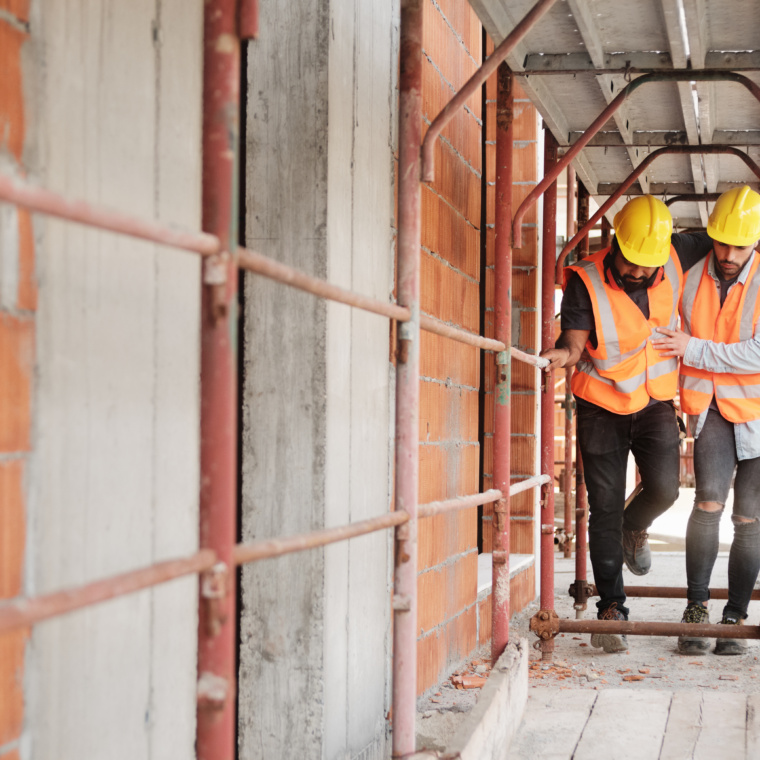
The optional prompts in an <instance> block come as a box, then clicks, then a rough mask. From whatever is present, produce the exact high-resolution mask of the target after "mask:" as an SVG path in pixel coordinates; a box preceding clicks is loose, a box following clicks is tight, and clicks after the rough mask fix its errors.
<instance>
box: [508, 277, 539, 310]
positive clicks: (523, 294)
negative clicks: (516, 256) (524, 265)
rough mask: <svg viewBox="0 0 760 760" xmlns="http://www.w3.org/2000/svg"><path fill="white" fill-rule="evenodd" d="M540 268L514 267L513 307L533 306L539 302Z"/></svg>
mask: <svg viewBox="0 0 760 760" xmlns="http://www.w3.org/2000/svg"><path fill="white" fill-rule="evenodd" d="M538 288H539V284H538V270H537V269H534V268H531V269H514V270H513V271H512V308H513V309H516V308H520V307H521V308H531V307H535V306H536V304H537V303H538Z"/></svg>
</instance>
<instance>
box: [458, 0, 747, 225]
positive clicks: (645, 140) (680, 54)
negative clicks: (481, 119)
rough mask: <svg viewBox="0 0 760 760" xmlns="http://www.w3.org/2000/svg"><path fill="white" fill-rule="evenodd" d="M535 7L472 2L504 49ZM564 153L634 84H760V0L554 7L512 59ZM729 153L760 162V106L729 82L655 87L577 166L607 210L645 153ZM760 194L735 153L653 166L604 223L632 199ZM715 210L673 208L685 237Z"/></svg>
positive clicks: (569, 0)
mask: <svg viewBox="0 0 760 760" xmlns="http://www.w3.org/2000/svg"><path fill="white" fill-rule="evenodd" d="M534 4H535V0H470V5H471V6H472V7H473V9H474V10H475V12H476V13H477V14H478V16H479V18H480V20H481V22H482V24H483V26H484V27H485V29H486V31H487V32H488V34H489V35H490V36H491V38H492V39H493V40H494V42H495V43H496V44H498V43H499V42H501V41H502V40H503V39H504V38H505V37H506V36H507V35H508V34H509V32H510V31H511V30H512V29H513V28H514V27H515V25H516V24H517V23H518V22H519V21H520V20H521V19H522V18H523V16H524V15H525V14H526V13H527V12H528V11H529V10H530V9H531V8H532V7H533V5H534ZM507 63H508V65H509V66H510V68H511V69H512V71H514V72H515V74H516V75H517V76H518V81H519V83H520V85H521V86H522V87H523V89H524V90H525V91H526V93H527V94H528V96H529V97H530V98H531V100H532V101H533V102H534V103H535V105H536V107H537V108H538V110H539V112H540V113H541V115H542V117H543V119H544V122H545V123H546V125H547V127H548V128H549V129H550V130H551V131H552V133H553V134H554V137H555V138H556V139H557V141H558V142H559V144H560V146H569V145H572V144H573V143H574V142H575V141H576V140H577V139H578V138H579V136H580V135H581V133H582V132H583V131H584V130H585V129H586V128H587V127H588V126H589V125H590V124H591V123H592V122H593V121H594V120H595V119H596V117H597V116H598V115H599V114H600V113H601V112H602V111H603V110H604V108H605V107H606V106H607V104H608V103H610V101H612V100H613V99H614V98H615V97H616V96H617V95H618V94H619V92H620V91H621V89H623V88H624V87H625V86H626V85H627V83H628V82H629V81H630V80H631V79H635V78H636V77H638V76H641V75H642V74H643V73H647V72H652V71H663V70H672V69H718V70H724V71H734V72H737V73H739V74H742V75H744V76H747V77H748V78H749V79H751V80H752V81H753V82H754V83H756V84H760V8H759V7H758V2H757V0H627V1H623V0H556V3H555V4H554V5H553V6H552V8H551V9H550V10H549V11H548V12H547V13H546V14H545V15H544V16H543V17H542V18H541V19H540V20H539V21H538V23H537V24H536V26H534V27H533V29H532V30H531V31H530V32H528V34H527V35H526V36H525V37H524V38H523V39H522V40H521V42H520V43H519V44H518V45H517V46H516V48H515V49H514V50H513V51H512V53H511V54H510V55H509V56H508V58H507ZM708 144H712V145H715V144H720V145H731V146H734V147H736V148H739V149H740V150H743V151H744V152H746V153H748V154H749V156H750V158H752V159H753V160H754V161H755V163H758V164H760V103H758V101H757V100H756V99H755V97H754V96H753V95H752V93H751V92H750V91H749V90H748V89H746V88H745V87H743V86H742V85H740V84H737V83H735V82H725V81H710V82H690V81H688V80H686V81H682V82H651V83H647V84H646V85H642V86H641V87H638V88H636V89H635V90H634V91H633V92H631V94H630V95H629V96H628V98H627V99H626V100H625V102H624V103H623V105H622V107H621V108H620V109H619V110H618V111H617V112H616V113H615V115H614V116H613V117H612V118H611V119H610V120H609V122H608V123H607V124H605V125H604V127H602V131H601V132H600V133H599V134H598V135H597V136H596V137H595V138H594V139H592V141H591V142H590V143H589V145H587V146H586V147H585V148H584V149H583V150H582V151H581V153H580V154H579V155H578V156H577V157H576V158H575V159H574V161H573V166H574V167H575V170H576V172H577V173H578V177H579V178H580V179H581V180H582V181H583V183H584V184H585V186H586V188H587V189H588V190H589V191H590V192H591V194H592V195H593V196H594V197H595V198H596V200H597V202H598V203H599V204H601V203H602V202H604V200H606V198H607V197H609V195H610V194H611V193H612V192H614V190H615V189H616V188H617V186H618V185H619V184H620V183H621V182H622V181H623V180H624V179H625V178H626V177H627V176H628V174H629V173H630V172H631V171H632V170H633V169H634V167H636V166H638V165H639V164H640V163H641V162H642V161H643V160H644V159H646V157H647V156H648V155H649V153H650V152H651V151H653V150H655V149H657V148H659V147H663V146H668V145H708ZM745 182H746V183H748V184H750V185H751V186H752V187H754V188H756V189H758V187H760V185H759V184H758V180H757V178H756V177H755V175H754V174H753V173H752V172H751V171H750V169H749V168H748V167H747V166H746V165H745V164H744V163H743V162H742V161H741V160H740V159H739V158H737V157H736V156H731V155H705V156H702V155H699V154H692V155H664V156H660V157H658V158H656V159H655V160H654V161H653V163H652V164H651V165H650V166H649V168H648V169H647V170H645V172H644V173H643V175H642V176H641V177H640V178H639V180H638V181H637V182H636V183H635V184H633V185H632V186H631V188H630V189H629V191H627V194H626V195H624V196H623V197H622V198H621V200H619V201H618V203H617V204H616V205H615V206H614V207H613V208H612V209H611V210H610V212H609V213H608V214H607V216H608V218H609V219H612V217H613V216H614V214H615V212H616V210H617V209H619V208H620V207H621V206H622V205H623V204H624V203H625V201H626V200H627V198H628V197H630V195H634V194H637V193H641V192H649V193H653V194H657V195H660V196H662V197H664V198H667V197H672V196H674V195H680V194H683V193H699V194H702V193H714V192H722V191H723V190H726V189H728V188H729V187H731V186H732V185H733V184H735V183H745ZM711 208H712V204H711V203H707V202H704V201H702V202H691V201H690V202H676V203H673V205H671V207H670V210H671V212H672V214H673V218H674V221H675V224H676V226H677V227H678V228H685V227H696V226H704V225H705V224H706V222H707V216H708V214H709V211H710V209H711Z"/></svg>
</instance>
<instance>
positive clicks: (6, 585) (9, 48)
mask: <svg viewBox="0 0 760 760" xmlns="http://www.w3.org/2000/svg"><path fill="white" fill-rule="evenodd" d="M28 13H29V7H28V0H0V166H1V167H2V169H3V171H6V172H10V173H14V174H16V175H23V174H24V163H23V148H24V136H25V114H24V93H23V77H22V64H21V60H22V48H23V46H24V44H25V43H26V41H27V39H28V22H29V16H28ZM36 307H37V292H36V287H35V276H34V238H33V234H32V224H31V219H30V217H29V214H28V212H26V211H23V210H18V209H16V208H15V207H13V206H8V205H2V206H0V598H1V599H12V598H14V597H17V596H20V595H21V593H22V590H23V569H24V545H25V534H26V487H25V483H26V478H27V470H28V465H29V461H28V460H29V452H30V450H31V429H32V419H31V399H32V379H33V368H34V356H35V345H34V340H35V310H36ZM27 636H28V631H25V630H22V631H16V632H12V633H5V634H0V758H2V760H16V758H18V744H19V739H20V735H21V730H22V724H23V716H24V695H23V670H24V649H25V646H26V640H27Z"/></svg>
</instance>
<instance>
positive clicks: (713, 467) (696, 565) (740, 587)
mask: <svg viewBox="0 0 760 760" xmlns="http://www.w3.org/2000/svg"><path fill="white" fill-rule="evenodd" d="M734 470H736V479H735V480H734V508H733V518H732V519H733V523H734V540H733V541H732V542H731V551H730V552H729V555H728V602H727V603H726V606H725V611H726V612H728V611H731V612H734V613H736V614H738V615H740V616H741V617H742V618H746V617H747V606H748V605H749V602H750V598H751V596H752V589H753V588H754V587H755V581H756V580H757V576H758V572H759V571H760V521H758V517H760V457H756V458H755V459H742V460H737V458H736V445H735V442H734V426H733V423H731V422H729V421H728V420H726V419H725V418H724V417H723V416H722V415H721V414H720V413H719V412H718V411H716V410H715V409H710V410H709V411H708V413H707V418H706V419H705V424H704V426H703V428H702V430H701V431H700V433H699V438H697V440H696V441H695V443H694V474H695V476H696V480H697V489H696V496H695V499H694V508H693V510H692V512H691V517H690V518H689V524H688V526H687V528H686V579H687V583H688V598H689V601H693V602H706V601H707V600H708V599H709V598H710V576H711V575H712V570H713V566H714V565H715V559H716V557H717V556H718V543H719V538H718V529H719V525H720V518H721V515H722V514H723V510H720V511H718V512H707V511H705V510H703V509H700V508H699V507H698V505H699V504H700V503H702V502H710V501H714V502H717V503H718V504H722V505H723V506H725V504H726V498H727V497H728V491H729V488H730V487H731V478H732V477H733V474H734ZM737 517H743V518H745V520H737V519H736V518H737ZM746 520H750V522H746Z"/></svg>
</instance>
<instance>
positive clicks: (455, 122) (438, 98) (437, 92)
mask: <svg viewBox="0 0 760 760" xmlns="http://www.w3.org/2000/svg"><path fill="white" fill-rule="evenodd" d="M422 93H423V95H422V114H423V116H424V117H425V118H426V119H427V121H428V122H432V121H433V120H434V119H435V118H436V117H437V116H438V114H439V113H440V112H441V111H442V110H443V108H444V107H445V106H446V104H447V103H448V102H449V101H450V100H451V99H452V98H453V97H454V95H455V94H456V93H455V91H454V90H452V89H451V87H450V85H449V83H447V82H446V81H445V80H444V79H443V78H442V77H441V74H440V72H439V71H438V70H437V69H436V67H435V66H434V65H433V63H431V62H430V60H428V58H426V57H424V56H423V59H422ZM468 104H469V102H468ZM479 112H480V109H478V111H477V112H474V113H473V111H472V109H469V110H468V109H465V108H461V109H457V110H456V111H455V112H454V115H453V116H452V118H451V120H450V121H449V122H448V123H447V124H446V125H445V126H444V127H443V130H442V131H441V134H440V137H439V138H438V139H439V140H440V138H441V137H442V138H443V139H444V140H447V141H448V142H450V143H451V145H452V146H453V147H454V150H455V151H456V152H457V153H459V154H460V155H461V156H462V158H464V160H465V161H466V162H467V163H469V164H470V165H471V166H472V167H473V168H474V169H475V170H476V171H478V172H480V166H481V162H482V151H481V126H480V124H479V123H478V121H477V115H478V114H479ZM426 130H427V127H426V126H423V132H425V131H426Z"/></svg>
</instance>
